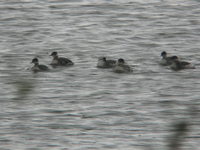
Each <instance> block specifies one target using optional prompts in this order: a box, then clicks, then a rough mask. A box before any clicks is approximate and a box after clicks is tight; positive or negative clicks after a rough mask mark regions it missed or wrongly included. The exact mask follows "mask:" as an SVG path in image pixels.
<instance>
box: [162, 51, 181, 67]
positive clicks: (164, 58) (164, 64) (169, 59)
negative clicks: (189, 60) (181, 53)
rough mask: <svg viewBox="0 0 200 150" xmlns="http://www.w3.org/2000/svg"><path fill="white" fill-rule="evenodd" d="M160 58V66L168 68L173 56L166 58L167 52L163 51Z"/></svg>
mask: <svg viewBox="0 0 200 150" xmlns="http://www.w3.org/2000/svg"><path fill="white" fill-rule="evenodd" d="M161 56H162V59H161V61H160V65H163V66H169V65H171V64H172V57H174V56H167V52H165V51H163V52H162V53H161ZM176 57H177V56H176Z"/></svg>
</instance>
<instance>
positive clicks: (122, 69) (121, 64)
mask: <svg viewBox="0 0 200 150" xmlns="http://www.w3.org/2000/svg"><path fill="white" fill-rule="evenodd" d="M113 71H114V72H116V73H129V72H132V71H133V70H132V68H131V67H130V66H129V65H128V64H127V63H126V62H125V61H124V59H122V58H120V59H118V61H117V64H116V66H115V67H114V68H113Z"/></svg>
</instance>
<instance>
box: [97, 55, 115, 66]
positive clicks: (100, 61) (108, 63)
mask: <svg viewBox="0 0 200 150" xmlns="http://www.w3.org/2000/svg"><path fill="white" fill-rule="evenodd" d="M115 65H116V60H107V59H106V57H100V58H99V59H98V62H97V67H98V68H113V67H114V66H115Z"/></svg>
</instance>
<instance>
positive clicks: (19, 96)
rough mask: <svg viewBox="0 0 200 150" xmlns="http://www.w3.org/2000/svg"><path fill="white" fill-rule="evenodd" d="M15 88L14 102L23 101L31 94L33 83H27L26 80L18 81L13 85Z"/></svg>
mask: <svg viewBox="0 0 200 150" xmlns="http://www.w3.org/2000/svg"><path fill="white" fill-rule="evenodd" d="M14 85H15V87H16V97H15V98H14V99H15V100H24V99H26V98H27V97H28V95H29V94H30V93H31V91H32V90H33V88H34V83H33V82H32V81H29V80H27V79H25V80H24V79H18V80H17V81H16V82H15V83H14Z"/></svg>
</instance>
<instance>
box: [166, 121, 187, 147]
mask: <svg viewBox="0 0 200 150" xmlns="http://www.w3.org/2000/svg"><path fill="white" fill-rule="evenodd" d="M173 128H174V130H173V131H174V133H173V135H172V136H171V138H169V150H180V149H181V146H182V143H183V140H184V137H185V136H186V134H187V132H188V131H189V124H188V123H187V122H186V121H180V122H178V123H175V124H173Z"/></svg>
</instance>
